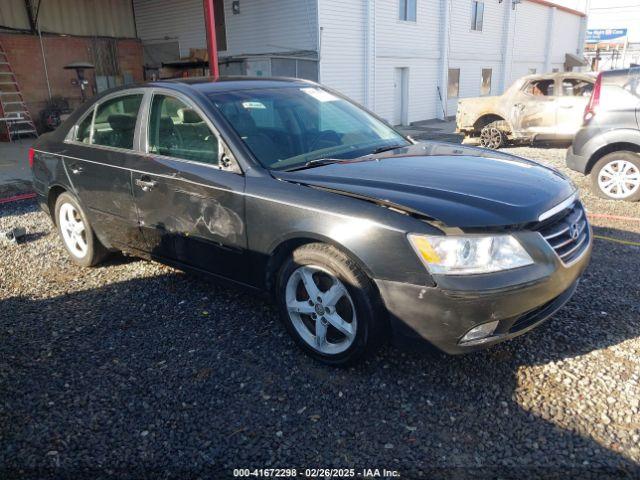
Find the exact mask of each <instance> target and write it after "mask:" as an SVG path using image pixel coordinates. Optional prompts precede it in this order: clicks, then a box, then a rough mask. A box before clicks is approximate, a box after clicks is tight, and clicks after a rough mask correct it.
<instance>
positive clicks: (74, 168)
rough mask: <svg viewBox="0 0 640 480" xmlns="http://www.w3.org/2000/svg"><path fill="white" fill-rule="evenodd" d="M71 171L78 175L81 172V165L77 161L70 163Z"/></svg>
mask: <svg viewBox="0 0 640 480" xmlns="http://www.w3.org/2000/svg"><path fill="white" fill-rule="evenodd" d="M70 168H71V173H73V174H74V175H78V174H80V173H82V170H83V168H82V165H79V164H77V163H74V164H73V165H71V167H70Z"/></svg>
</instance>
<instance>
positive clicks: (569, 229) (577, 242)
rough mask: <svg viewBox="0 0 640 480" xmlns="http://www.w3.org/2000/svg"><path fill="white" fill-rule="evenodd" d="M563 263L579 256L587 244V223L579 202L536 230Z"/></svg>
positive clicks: (567, 262)
mask: <svg viewBox="0 0 640 480" xmlns="http://www.w3.org/2000/svg"><path fill="white" fill-rule="evenodd" d="M538 231H539V232H540V233H541V234H542V236H543V237H544V239H545V240H546V241H547V242H548V243H549V245H551V248H553V249H554V250H555V252H556V253H557V254H558V257H560V260H562V262H563V263H564V264H570V263H572V262H573V261H574V260H576V259H578V258H580V256H581V255H582V253H583V252H584V251H585V250H586V249H587V247H588V246H589V240H590V239H589V235H590V233H589V223H588V222H587V215H586V213H585V211H584V208H583V206H582V204H581V203H580V202H576V203H574V204H573V206H572V207H571V209H568V210H566V211H565V212H564V213H561V214H559V215H558V216H557V218H555V219H553V218H552V219H551V220H550V221H549V222H547V223H546V224H545V225H543V226H542V227H540V229H539V230H538Z"/></svg>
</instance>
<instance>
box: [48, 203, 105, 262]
mask: <svg viewBox="0 0 640 480" xmlns="http://www.w3.org/2000/svg"><path fill="white" fill-rule="evenodd" d="M55 218H56V226H57V227H58V234H59V235H60V238H61V240H62V244H63V245H64V247H65V248H66V250H67V252H68V253H69V256H70V257H71V260H72V261H73V262H74V263H75V264H77V265H80V266H82V267H92V266H94V265H97V264H98V263H100V262H101V261H102V260H104V259H105V258H106V257H107V255H108V254H109V252H108V250H107V249H106V248H105V247H104V245H102V243H100V240H98V238H97V237H96V235H95V233H94V232H93V229H92V228H91V224H90V223H89V220H88V219H87V216H86V214H85V212H84V210H83V209H82V207H81V206H80V203H79V202H78V200H77V199H76V198H75V197H74V196H73V195H71V194H70V193H68V192H64V193H62V194H60V196H59V197H58V198H57V199H56V206H55Z"/></svg>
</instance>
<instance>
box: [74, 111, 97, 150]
mask: <svg viewBox="0 0 640 480" xmlns="http://www.w3.org/2000/svg"><path fill="white" fill-rule="evenodd" d="M92 120H93V108H92V109H91V110H90V111H89V113H87V116H86V117H84V120H82V122H81V123H80V125H78V130H77V131H76V138H75V140H76V142H82V143H87V144H88V143H90V142H91V121H92Z"/></svg>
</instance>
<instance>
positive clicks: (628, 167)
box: [591, 151, 640, 202]
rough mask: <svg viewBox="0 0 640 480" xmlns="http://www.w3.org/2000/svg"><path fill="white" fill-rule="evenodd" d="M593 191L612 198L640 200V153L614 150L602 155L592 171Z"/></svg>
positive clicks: (630, 200) (603, 196)
mask: <svg viewBox="0 0 640 480" xmlns="http://www.w3.org/2000/svg"><path fill="white" fill-rule="evenodd" d="M591 185H592V189H593V191H594V192H595V193H596V194H597V195H598V196H600V197H602V198H608V199H611V200H626V201H629V202H637V201H638V200H640V155H639V154H637V153H635V152H626V151H620V152H614V153H610V154H609V155H605V156H604V157H602V158H601V159H600V160H599V161H598V163H596V164H595V166H594V167H593V170H592V171H591Z"/></svg>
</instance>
